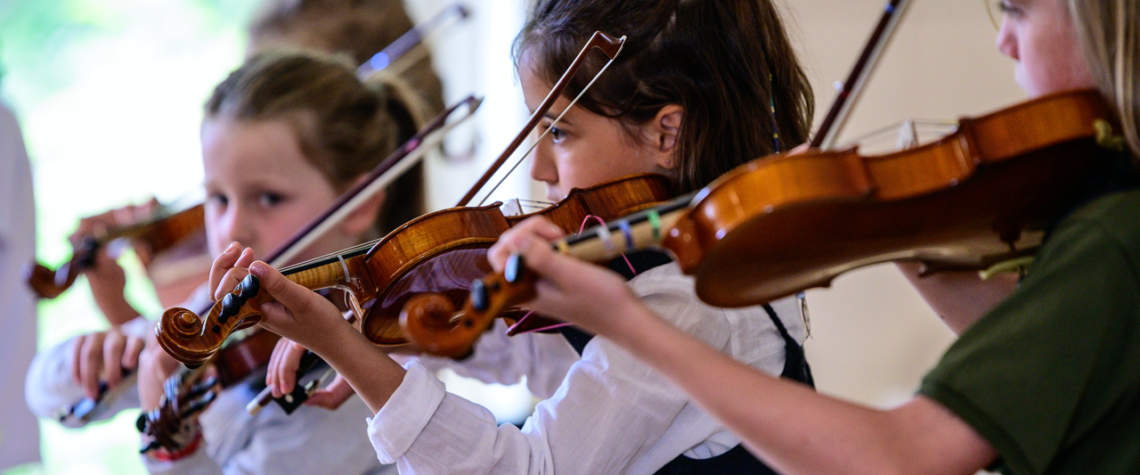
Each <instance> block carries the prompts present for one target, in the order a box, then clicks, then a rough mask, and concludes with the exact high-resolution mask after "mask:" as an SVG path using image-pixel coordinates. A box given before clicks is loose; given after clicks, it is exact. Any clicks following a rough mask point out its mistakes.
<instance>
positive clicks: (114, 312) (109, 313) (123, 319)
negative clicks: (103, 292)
mask: <svg viewBox="0 0 1140 475" xmlns="http://www.w3.org/2000/svg"><path fill="white" fill-rule="evenodd" d="M99 310H101V311H102V312H103V316H104V317H106V318H107V322H109V323H110V324H111V326H113V327H118V326H119V325H122V324H124V323H127V322H129V321H131V320H134V319H135V317H138V316H139V315H141V314H140V313H139V311H138V310H135V308H134V307H133V306H131V304H130V302H127V300H126V299H117V300H116V301H115V302H107V303H100V304H99Z"/></svg>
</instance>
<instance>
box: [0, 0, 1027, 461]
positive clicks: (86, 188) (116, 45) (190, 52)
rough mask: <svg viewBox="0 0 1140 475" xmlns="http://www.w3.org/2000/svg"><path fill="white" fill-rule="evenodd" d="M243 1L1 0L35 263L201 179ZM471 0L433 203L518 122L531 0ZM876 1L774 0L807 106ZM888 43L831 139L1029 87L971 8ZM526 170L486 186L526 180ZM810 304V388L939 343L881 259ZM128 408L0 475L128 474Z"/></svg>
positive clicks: (453, 73) (139, 287)
mask: <svg viewBox="0 0 1140 475" xmlns="http://www.w3.org/2000/svg"><path fill="white" fill-rule="evenodd" d="M257 1H258V0H225V1H223V0H0V64H2V65H3V66H2V67H3V77H2V80H0V94H2V95H3V98H4V99H5V101H7V102H8V103H9V104H11V105H12V106H13V108H14V109H15V111H16V114H17V117H18V118H19V119H20V122H21V125H22V127H23V130H24V134H25V139H26V142H27V146H28V149H29V150H28V151H29V156H30V158H31V160H32V165H33V174H34V177H35V178H34V184H35V192H36V207H37V216H36V218H37V226H38V229H37V237H38V239H37V246H38V248H37V253H38V256H39V258H40V259H41V261H43V262H45V263H48V264H51V265H52V266H53V267H54V265H57V264H59V263H61V262H62V261H64V260H65V259H66V258H67V257H68V256H70V253H71V249H70V246H69V245H68V244H67V242H66V237H67V236H68V235H69V234H70V233H71V232H72V231H73V230H74V228H75V226H76V224H77V222H78V219H79V217H81V216H86V215H91V214H96V213H101V212H103V211H106V210H108V209H112V208H116V207H119V206H122V205H125V204H128V203H141V202H143V201H145V200H146V199H149V198H150V197H152V196H154V197H157V198H159V199H160V200H163V201H172V200H176V199H178V198H179V197H181V196H184V195H186V194H189V193H193V192H195V191H196V190H197V187H198V186H199V185H200V184H201V177H202V169H201V164H200V157H199V152H200V147H199V143H198V126H199V123H200V120H201V117H202V114H201V107H202V103H203V101H204V100H205V98H206V97H207V95H208V93H209V92H210V90H211V89H212V88H213V87H214V85H215V84H216V83H217V82H219V81H220V80H221V79H222V78H223V77H224V76H225V75H226V74H227V73H228V72H229V71H230V70H232V69H233V68H234V67H236V66H237V65H238V64H239V63H240V61H241V59H242V57H243V54H244V49H245V42H246V39H245V38H246V35H245V26H246V23H247V21H248V19H249V17H250V14H251V12H252V11H253V9H254V7H255V6H256V3H257ZM447 3H448V2H446V1H444V0H423V1H416V2H408V5H407V7H408V10H409V13H410V14H411V15H412V17H413V19H414V20H420V21H422V20H424V19H426V18H428V17H430V16H431V15H433V14H434V13H435V12H437V11H439V10H440V9H442V8H443V7H444V6H445V5H447ZM469 3H470V4H471V7H472V9H473V11H474V15H473V17H472V19H471V20H469V21H468V22H466V23H464V24H462V25H457V26H454V27H451V28H449V29H448V30H447V31H444V32H441V33H439V34H438V35H437V36H435V37H433V38H432V39H431V40H430V45H431V46H432V49H433V54H434V55H435V58H434V60H435V65H436V68H437V70H438V71H439V73H440V75H441V77H442V78H443V80H444V87H445V97H446V99H447V101H448V102H454V101H455V100H458V99H460V98H462V97H464V96H466V95H467V94H470V93H478V94H481V95H484V96H486V98H487V101H486V103H485V105H484V107H483V110H481V111H480V112H479V116H478V119H477V121H476V122H475V123H474V124H473V126H472V127H469V128H468V129H467V130H465V131H461V132H459V133H457V134H455V135H456V136H455V137H453V138H452V139H451V140H450V141H449V143H448V147H447V148H448V150H449V151H451V152H452V154H453V155H462V154H463V153H464V152H465V151H468V150H472V147H474V149H473V150H474V152H475V153H474V158H473V159H470V158H466V159H465V158H457V159H451V160H448V159H439V158H437V159H435V160H434V161H433V162H431V163H429V166H428V171H429V173H428V180H429V182H428V185H429V191H430V193H431V196H430V198H429V203H430V205H431V206H432V207H433V208H442V207H446V206H450V205H452V204H453V203H454V201H456V200H457V199H458V198H459V196H460V195H461V194H462V193H463V191H465V190H466V188H467V186H469V185H468V184H469V183H471V182H472V181H473V180H474V177H475V175H476V174H477V173H479V172H481V170H482V167H484V166H485V164H486V163H487V162H489V161H490V159H491V158H492V157H493V156H494V155H496V154H497V153H498V152H499V150H501V148H502V147H503V146H505V144H506V143H507V142H508V141H509V139H510V138H511V136H513V135H514V134H515V133H516V132H517V130H518V129H519V127H520V126H521V124H522V122H523V121H524V120H525V112H526V111H525V107H524V106H523V104H522V96H521V93H520V92H519V89H518V84H517V80H516V78H515V75H514V70H513V67H512V64H511V60H510V54H509V53H510V50H509V45H510V42H511V40H512V39H513V37H514V35H515V33H516V32H517V31H518V29H519V28H520V26H521V23H522V20H523V17H524V14H525V4H526V2H525V1H524V0H486V1H471V2H469ZM881 3H882V2H881V1H880V0H797V1H795V2H791V1H785V2H781V5H782V6H783V8H784V11H785V12H786V13H787V15H788V20H789V24H790V30H791V32H792V37H793V41H794V42H795V43H796V44H797V46H798V48H799V51H800V53H801V55H802V56H801V57H802V60H803V62H804V63H805V65H806V66H807V68H808V74H809V77H810V78H811V80H812V83H813V85H814V86H815V87H816V93H817V102H818V103H819V109H820V110H819V112H818V114H817V115H819V116H821V115H822V114H823V112H825V109H826V106H827V105H828V104H829V103H830V101H831V99H832V98H833V96H834V91H833V89H832V88H831V85H832V83H833V82H834V81H836V80H839V79H841V78H842V77H843V76H844V74H845V72H846V69H847V68H848V67H849V66H850V65H851V63H852V62H853V61H854V58H855V55H856V53H857V51H858V49H859V48H860V46H861V43H862V42H863V41H864V38H865V36H866V35H867V34H868V33H869V32H870V30H871V26H872V24H873V22H874V21H875V20H876V19H877V17H878V15H879V13H880V12H881V8H880V7H881ZM618 33H620V32H618ZM898 36H899V37H900V38H902V39H901V40H900V41H896V43H895V44H894V45H892V46H891V47H890V48H889V49H888V51H887V53H886V56H885V58H884V64H883V67H882V68H881V69H880V71H879V72H877V73H876V75H875V76H873V77H872V79H871V81H870V85H869V87H868V90H867V93H866V95H865V97H864V99H863V102H862V104H861V105H860V106H859V108H858V109H857V111H856V113H855V114H854V116H853V117H852V120H851V122H850V124H849V127H848V129H847V132H846V133H845V134H844V136H846V137H848V138H850V137H854V136H856V135H858V134H860V133H863V132H867V131H870V130H875V129H879V128H881V127H883V126H884V125H887V124H890V123H894V122H897V121H899V120H901V119H904V118H910V117H918V118H936V119H946V118H951V119H952V118H955V117H958V116H960V115H967V114H977V113H981V112H984V111H988V110H992V109H995V108H998V107H1001V106H1003V105H1007V104H1010V103H1012V102H1015V101H1017V100H1018V99H1020V98H1021V97H1023V96H1022V94H1021V93H1020V91H1018V89H1017V88H1016V86H1015V85H1014V84H1013V81H1012V79H1011V78H1012V74H1011V66H1010V63H1009V62H1008V61H1006V60H1005V59H1004V58H1001V57H1000V56H999V55H998V54H997V53H996V52H995V51H994V49H993V46H992V43H993V39H992V36H993V29H992V26H991V25H990V23H989V19H988V18H987V16H986V12H985V9H984V7H982V4H981V3H980V2H945V1H930V0H926V1H924V0H916V1H915V5H914V7H913V8H912V11H911V14H910V16H909V17H908V18H907V19H905V20H904V23H903V25H902V27H901V28H900V31H899V33H898ZM525 168H526V167H525V166H524V167H522V170H523V173H518V174H516V177H514V178H513V179H512V181H511V183H509V184H508V185H507V186H506V187H505V188H503V189H502V190H501V191H500V192H499V193H498V195H497V196H501V197H503V198H506V197H514V196H524V197H525V196H527V195H528V194H530V193H532V188H534V187H532V185H531V184H530V183H529V180H528V179H527V178H526V176H525V175H526V174H525ZM536 196H541V195H536ZM124 264H125V267H126V268H127V271H128V282H129V284H128V292H129V299H130V300H131V301H132V303H134V304H135V306H136V307H137V308H139V309H140V310H143V311H144V312H145V313H147V314H151V315H153V314H155V313H156V312H158V311H159V310H160V308H159V305H158V303H157V300H156V299H155V296H154V295H153V290H152V289H151V288H150V287H149V285H148V284H147V283H146V282H145V279H144V278H143V276H142V272H141V270H140V269H139V266H138V265H137V263H135V262H134V261H133V257H132V256H131V255H130V253H129V252H127V253H125V255H124ZM809 302H810V303H811V305H812V317H813V320H812V330H813V337H812V339H811V340H809V342H808V344H807V346H808V349H809V356H810V358H811V361H812V364H813V366H814V368H815V371H816V375H817V381H818V382H819V385H820V390H821V391H824V392H828V393H830V394H835V395H839V396H841V397H845V398H848V399H852V400H857V401H861V402H865V403H868V404H874V405H878V406H890V405H893V404H897V403H899V402H900V401H902V400H904V399H905V398H906V397H908V395H909V394H911V393H912V392H913V390H914V388H915V387H916V386H917V382H918V378H919V377H921V375H922V374H923V373H924V372H925V371H926V370H927V369H928V368H929V367H930V366H932V365H933V363H934V362H935V361H936V359H937V356H938V355H939V354H940V353H941V351H942V350H943V349H944V348H945V346H946V345H948V344H949V342H950V341H952V338H953V337H952V335H950V334H949V332H948V331H946V330H945V328H944V327H943V326H942V325H941V323H940V322H938V320H937V318H936V317H935V316H934V315H933V314H932V313H931V312H930V311H929V309H927V308H926V307H925V306H924V305H923V304H922V302H921V301H920V300H919V299H918V297H917V295H916V294H915V293H914V292H913V290H911V289H910V288H909V286H907V285H906V284H905V283H904V282H903V280H902V278H901V276H899V275H898V273H897V272H895V271H894V270H893V268H891V267H889V266H885V267H884V266H881V267H877V268H873V269H870V270H866V271H860V272H858V273H854V274H852V275H850V276H847V277H844V278H841V279H839V280H838V281H837V282H836V284H835V286H834V288H832V289H830V290H825V291H813V292H811V293H810V294H809ZM94 308H95V307H94V304H93V301H92V299H91V296H90V292H89V291H88V290H87V288H86V285H85V284H84V283H83V281H80V282H79V283H78V284H76V286H75V288H74V289H73V290H72V291H70V292H67V293H65V294H64V295H63V296H62V297H60V298H57V299H55V300H52V301H45V302H43V303H41V304H40V307H39V311H40V325H39V335H38V339H39V345H40V347H41V348H45V347H47V346H50V345H55V344H57V343H59V342H62V341H64V340H65V339H67V338H69V337H71V336H73V335H76V334H78V333H82V332H88V331H94V330H100V329H104V328H105V326H106V324H105V322H104V321H103V320H102V318H101V317H100V316H99V315H97V314H96V313H95V311H94ZM448 381H449V388H450V389H452V390H456V391H462V392H463V394H465V395H469V396H471V397H473V398H480V400H481V401H485V403H486V404H489V405H492V406H494V407H492V408H493V409H494V410H495V411H496V414H498V415H500V417H501V418H503V419H504V420H510V419H517V418H521V417H525V415H526V414H527V413H528V411H529V407H530V404H531V403H532V401H531V399H530V397H529V396H528V395H527V394H526V393H525V390H522V389H520V388H518V387H516V388H502V387H486V386H482V385H477V384H473V383H470V382H468V381H460V380H458V379H457V378H452V377H449V378H448ZM2 383H4V384H17V383H18V382H14V381H6V382H2ZM136 416H137V412H136V411H128V412H126V413H123V414H121V415H120V416H118V417H116V418H115V419H113V420H111V421H108V422H103V423H97V424H92V425H91V426H90V427H88V428H85V429H83V430H67V429H63V428H61V427H59V426H58V424H55V423H54V422H51V421H45V422H42V423H41V434H42V449H43V450H42V455H43V462H42V464H41V465H33V466H26V467H20V468H17V469H14V470H11V471H10V472H5V473H49V474H84V475H87V474H103V473H107V474H111V473H113V474H127V473H141V472H142V466H141V464H140V463H139V460H138V456H137V444H138V436H137V432H136V430H135V429H134V427H133V421H134V418H135V417H136ZM362 432H363V423H362ZM0 470H2V468H0Z"/></svg>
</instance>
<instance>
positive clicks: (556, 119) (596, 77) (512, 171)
mask: <svg viewBox="0 0 1140 475" xmlns="http://www.w3.org/2000/svg"><path fill="white" fill-rule="evenodd" d="M623 38H624V37H623ZM624 47H625V43H622V47H621V48H618V52H617V54H614V56H613V57H612V58H610V59H609V61H606V64H605V65H603V66H602V69H599V70H598V73H597V74H595V75H594V77H593V78H591V79H590V82H588V83H586V87H583V88H582V91H581V92H579V93H578V95H577V96H575V97H574V100H572V101H570V105H568V106H566V108H565V109H563V110H562V113H561V114H558V117H555V118H554V121H552V122H551V123H550V125H549V126H547V127H546V130H545V131H543V132H542V135H539V136H538V139H536V140H535V141H534V143H533V144H531V146H530V148H528V149H526V152H523V154H522V156H521V157H519V159H518V161H516V162H515V164H514V166H512V167H511V168H510V170H507V173H505V174H504V175H503V178H501V179H499V182H498V183H495V186H494V187H493V188H491V191H488V192H487V194H486V195H484V196H483V199H482V200H480V201H479V206H482V205H483V203H486V202H487V199H488V198H490V197H491V195H492V194H494V193H495V190H497V189H499V186H501V185H502V184H503V182H504V181H507V177H509V176H511V173H514V171H515V169H516V168H518V167H519V165H521V164H522V162H523V160H526V157H527V156H528V155H530V152H532V151H534V149H535V147H538V144H540V143H542V139H543V138H546V136H547V135H549V134H550V131H551V130H553V129H554V126H555V125H558V123H559V122H561V121H562V117H563V116H565V115H566V113H567V112H570V109H573V108H574V105H575V104H577V103H578V100H579V99H581V98H582V96H584V95H586V92H587V91H589V90H590V87H591V86H593V85H594V83H595V82H597V81H598V78H600V77H602V74H604V73H605V72H606V69H609V67H610V65H611V64H613V62H614V60H616V59H617V57H618V56H619V55H621V49H622V48H624Z"/></svg>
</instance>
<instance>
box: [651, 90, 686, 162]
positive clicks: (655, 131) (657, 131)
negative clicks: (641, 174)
mask: <svg viewBox="0 0 1140 475" xmlns="http://www.w3.org/2000/svg"><path fill="white" fill-rule="evenodd" d="M684 115H685V111H684V109H682V108H681V106H679V105H676V104H669V105H667V106H665V107H662V108H661V110H659V111H657V116H655V117H654V118H653V121H652V122H651V124H650V125H651V131H650V133H651V134H652V136H653V138H654V139H655V140H654V148H655V149H656V151H657V152H658V154H659V158H658V163H657V165H658V166H660V167H662V168H665V169H668V170H672V169H673V168H674V167H675V166H676V161H675V160H674V159H673V157H674V155H676V151H677V143H678V141H680V139H681V119H682V118H683V117H684Z"/></svg>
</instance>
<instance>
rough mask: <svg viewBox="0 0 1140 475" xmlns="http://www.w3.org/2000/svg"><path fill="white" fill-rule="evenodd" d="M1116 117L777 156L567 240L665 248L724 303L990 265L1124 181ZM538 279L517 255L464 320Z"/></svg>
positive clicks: (604, 251)
mask: <svg viewBox="0 0 1140 475" xmlns="http://www.w3.org/2000/svg"><path fill="white" fill-rule="evenodd" d="M1112 121H1113V114H1112V113H1111V109H1110V108H1109V107H1108V106H1107V105H1106V104H1105V102H1104V100H1103V99H1102V98H1101V96H1100V95H1099V94H1098V93H1097V92H1096V91H1072V92H1066V93H1061V94H1057V95H1053V96H1048V97H1044V98H1040V99H1036V100H1033V101H1029V102H1026V103H1023V104H1019V105H1016V106H1013V107H1011V108H1008V109H1005V110H1002V111H999V112H996V113H993V114H990V115H987V116H984V117H980V118H976V119H963V120H962V121H961V122H960V124H959V127H958V130H957V132H955V133H953V134H951V135H949V136H947V137H945V138H943V139H941V140H939V141H937V142H934V143H931V144H928V145H925V146H921V147H918V148H914V149H909V150H905V151H901V152H897V153H892V154H887V155H881V156H870V157H864V156H860V155H859V154H858V151H857V150H846V151H841V152H830V153H828V152H824V153H806V154H800V155H790V154H783V155H775V156H772V157H766V158H762V159H758V160H754V161H752V162H749V163H747V164H745V165H742V166H740V167H738V168H737V169H735V170H733V171H731V172H729V173H727V174H726V175H724V176H722V177H721V178H719V179H718V180H717V181H715V182H713V183H712V184H710V185H709V186H708V187H706V188H704V189H703V190H701V191H700V192H699V193H698V194H696V195H695V196H694V197H692V199H691V200H689V201H688V202H687V203H686V202H685V200H683V199H678V200H674V201H673V202H671V203H668V204H666V205H663V206H659V207H657V208H653V209H649V210H646V211H645V212H642V213H639V214H638V215H635V216H631V217H628V218H626V219H624V220H622V221H619V222H614V223H610V224H609V228H610V232H606V233H599V232H594V233H590V234H589V235H585V234H584V235H582V236H576V237H574V238H570V239H565V240H563V242H561V243H559V244H557V245H556V246H555V247H556V248H557V249H559V250H562V251H564V252H568V253H570V254H572V255H574V256H576V257H579V258H582V259H586V260H599V259H604V258H607V257H613V256H614V255H615V254H616V253H619V252H625V251H629V250H633V249H635V248H641V247H650V246H657V247H662V248H664V249H665V250H667V251H669V252H670V253H672V254H673V255H674V257H675V258H676V260H677V262H678V264H679V265H680V267H681V269H682V270H683V271H684V272H685V273H686V274H690V275H694V276H695V277H696V279H695V280H696V293H697V296H698V297H700V298H701V300H703V301H705V302H707V303H709V304H711V305H715V306H720V307H743V306H749V305H759V304H762V303H765V302H770V301H772V300H776V299H778V298H781V297H786V296H788V295H792V294H795V293H797V292H800V291H803V290H806V289H809V288H813V287H819V286H826V285H829V284H830V282H831V281H832V280H833V279H834V278H835V277H837V276H839V275H840V274H842V273H844V272H846V271H849V270H852V269H856V268H859V267H863V266H867V265H871V264H877V263H882V262H890V261H899V260H916V261H921V262H923V263H924V264H925V267H926V272H934V271H938V270H959V269H960V270H965V269H985V268H987V267H989V266H991V265H994V264H996V263H999V262H1002V261H1005V260H1008V259H1011V258H1017V257H1021V256H1026V255H1030V254H1033V253H1035V252H1036V251H1037V249H1038V248H1039V247H1040V246H1041V243H1042V240H1043V238H1044V236H1045V234H1046V232H1047V231H1048V230H1049V228H1050V227H1051V226H1052V225H1053V224H1055V222H1056V221H1057V220H1058V219H1060V218H1061V217H1062V216H1064V214H1065V213H1066V212H1067V211H1069V210H1071V209H1072V208H1073V207H1074V206H1077V205H1078V204H1079V203H1081V202H1082V201H1083V200H1085V199H1087V198H1089V197H1090V196H1092V194H1093V193H1096V192H1098V191H1099V190H1100V189H1101V188H1102V187H1103V185H1104V183H1106V182H1107V181H1109V180H1110V179H1111V178H1110V177H1109V175H1110V174H1112V173H1116V172H1117V170H1118V168H1117V164H1118V162H1119V156H1118V154H1119V152H1118V151H1114V150H1110V149H1107V148H1105V147H1103V146H1102V145H1101V142H1102V139H1104V138H1106V137H1104V134H1105V133H1107V131H1110V130H1111V127H1112ZM619 228H622V229H626V230H628V234H627V235H626V236H617V233H616V231H615V230H616V229H619ZM607 239H608V241H606V240H607ZM627 242H631V243H633V245H632V246H631V245H629V244H627ZM536 280H537V279H536V278H535V276H534V275H532V274H531V273H529V272H528V271H526V269H525V266H524V264H523V263H522V262H521V260H518V259H512V260H510V261H508V263H507V266H506V272H505V273H500V274H495V275H490V276H487V277H485V278H483V279H482V282H481V283H480V284H478V285H476V286H474V288H477V289H480V290H481V292H479V293H478V295H479V297H480V298H479V299H472V300H470V301H468V302H467V304H466V305H465V306H464V308H463V311H462V312H461V314H460V316H458V317H453V318H458V319H461V320H464V321H470V322H472V325H475V326H478V325H482V324H485V322H488V321H490V320H491V319H493V318H495V317H496V316H497V314H498V313H500V312H502V311H503V310H504V309H507V308H513V307H514V306H517V305H523V304H525V303H526V302H527V301H529V300H531V299H533V298H534V295H535V291H534V283H535V282H536ZM473 295H476V294H473ZM476 336H477V335H476ZM467 344H468V345H470V344H473V342H469V343H467Z"/></svg>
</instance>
